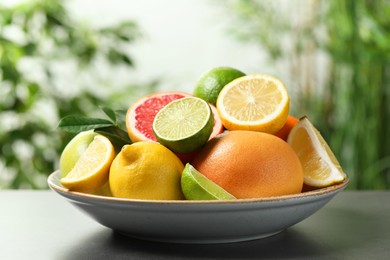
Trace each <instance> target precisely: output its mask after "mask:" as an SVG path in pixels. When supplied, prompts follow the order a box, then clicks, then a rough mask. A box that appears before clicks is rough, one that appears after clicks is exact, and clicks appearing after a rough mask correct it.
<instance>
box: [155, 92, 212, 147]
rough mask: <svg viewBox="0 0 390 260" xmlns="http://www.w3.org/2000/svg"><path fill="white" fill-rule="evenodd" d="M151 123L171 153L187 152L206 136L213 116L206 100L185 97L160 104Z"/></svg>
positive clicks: (207, 138)
mask: <svg viewBox="0 0 390 260" xmlns="http://www.w3.org/2000/svg"><path fill="white" fill-rule="evenodd" d="M152 127H153V132H154V134H155V136H156V138H157V141H158V142H159V143H161V144H162V145H164V146H166V147H167V148H169V149H170V150H172V151H173V152H175V153H190V152H193V151H195V150H196V149H197V148H199V147H201V146H203V145H204V144H205V143H206V142H207V141H208V140H209V137H210V135H211V133H212V131H213V127H214V116H213V113H212V111H211V108H210V106H209V105H208V103H207V102H206V101H204V100H202V99H200V98H196V97H186V98H181V99H178V100H175V101H172V102H171V103H169V104H168V105H166V106H165V107H164V108H162V109H161V110H160V111H159V112H158V113H157V115H156V117H155V118H154V121H153V125H152Z"/></svg>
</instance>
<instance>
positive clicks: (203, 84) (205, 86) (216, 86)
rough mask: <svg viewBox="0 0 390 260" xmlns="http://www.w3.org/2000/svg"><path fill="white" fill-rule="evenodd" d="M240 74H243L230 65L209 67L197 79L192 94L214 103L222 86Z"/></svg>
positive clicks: (240, 75)
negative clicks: (209, 68)
mask: <svg viewBox="0 0 390 260" xmlns="http://www.w3.org/2000/svg"><path fill="white" fill-rule="evenodd" d="M242 76H245V74H244V73H243V72H241V71H239V70H237V69H234V68H231V67H217V68H214V69H211V70H209V71H207V72H206V73H205V74H204V75H202V76H201V77H200V79H199V80H198V83H197V85H196V86H195V89H194V96H196V97H199V98H201V99H203V100H205V101H207V102H209V103H211V104H213V105H215V104H216V102H217V98H218V95H219V92H221V90H222V88H223V87H224V86H225V85H226V84H228V83H229V82H231V81H232V80H234V79H236V78H239V77H242Z"/></svg>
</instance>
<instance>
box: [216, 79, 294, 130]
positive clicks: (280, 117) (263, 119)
mask: <svg viewBox="0 0 390 260" xmlns="http://www.w3.org/2000/svg"><path fill="white" fill-rule="evenodd" d="M289 104H290V98H289V96H288V93H287V90H286V88H285V86H284V84H283V82H281V81H280V80H279V79H277V78H275V77H272V76H269V75H263V74H251V75H247V76H243V77H240V78H238V79H235V80H233V81H232V82H230V83H229V84H227V85H226V86H225V87H224V88H223V89H222V91H221V92H220V93H219V96H218V99H217V109H218V113H219V115H220V117H221V120H222V123H223V125H224V126H225V127H226V128H227V129H229V130H252V131H261V132H266V133H270V134H274V133H276V132H277V131H278V130H280V129H281V128H282V127H283V125H284V123H285V122H286V119H287V116H288V113H289Z"/></svg>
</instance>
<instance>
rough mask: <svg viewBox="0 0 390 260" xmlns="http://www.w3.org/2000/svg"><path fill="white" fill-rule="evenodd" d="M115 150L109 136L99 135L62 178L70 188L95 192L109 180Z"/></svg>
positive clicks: (62, 181) (62, 182)
mask: <svg viewBox="0 0 390 260" xmlns="http://www.w3.org/2000/svg"><path fill="white" fill-rule="evenodd" d="M114 157H115V150H114V147H113V145H112V144H111V142H110V140H108V138H106V137H104V136H102V135H97V136H95V137H94V139H93V141H92V142H91V143H90V144H89V145H88V147H87V149H86V150H85V152H84V153H83V154H82V155H81V156H80V158H79V159H78V161H77V162H76V164H75V166H74V167H73V169H72V170H71V171H70V172H69V173H68V174H67V175H66V176H65V177H64V178H62V179H61V180H60V182H61V184H62V185H63V186H64V187H66V188H68V189H69V190H74V191H80V192H93V191H95V190H97V189H98V188H100V187H101V186H102V185H104V184H105V183H106V182H107V181H108V173H109V170H110V166H111V162H112V161H113V160H114Z"/></svg>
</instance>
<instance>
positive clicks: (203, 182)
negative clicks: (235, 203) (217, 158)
mask: <svg viewBox="0 0 390 260" xmlns="http://www.w3.org/2000/svg"><path fill="white" fill-rule="evenodd" d="M181 189H182V191H183V194H184V197H185V198H186V199H187V200H234V199H236V197H234V196H233V195H231V194H230V193H229V192H227V191H226V190H224V189H223V188H222V187H221V186H219V185H217V184H216V183H215V182H213V181H211V180H210V179H208V178H207V177H206V176H204V175H203V174H202V173H200V172H199V171H197V170H196V169H195V168H194V167H193V166H192V165H191V164H189V163H187V164H186V166H185V167H184V170H183V173H182V175H181Z"/></svg>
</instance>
